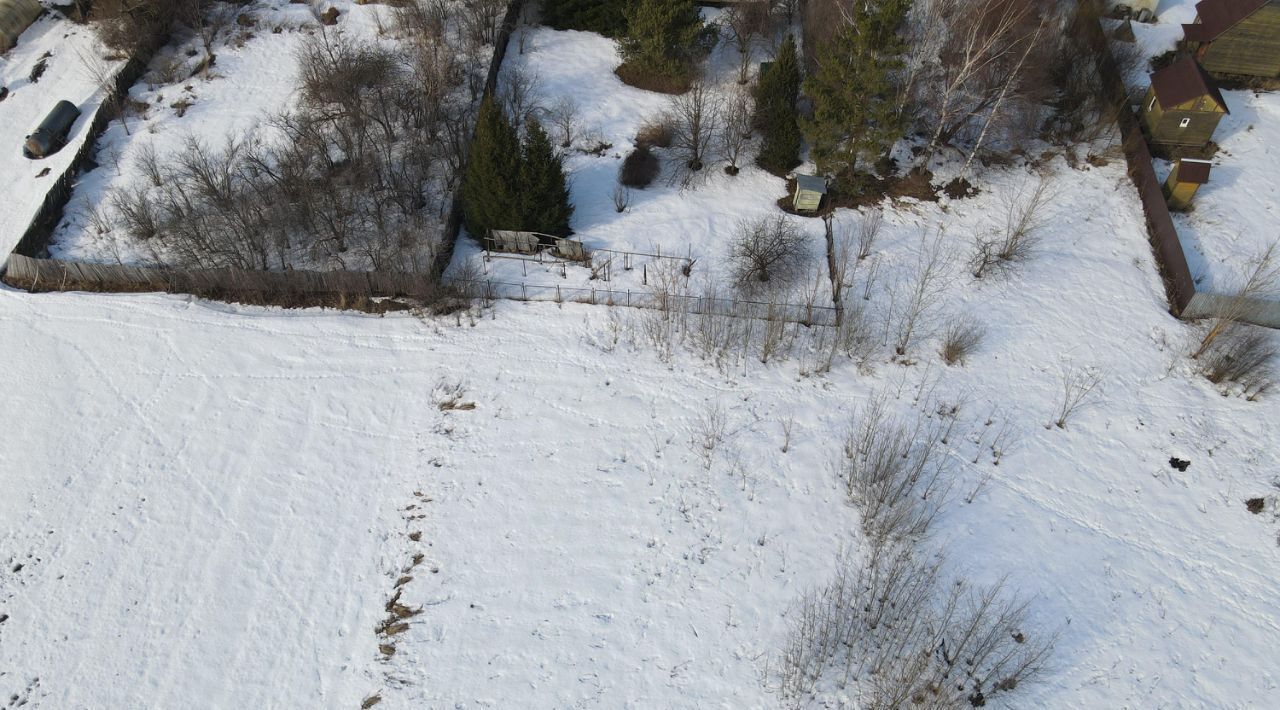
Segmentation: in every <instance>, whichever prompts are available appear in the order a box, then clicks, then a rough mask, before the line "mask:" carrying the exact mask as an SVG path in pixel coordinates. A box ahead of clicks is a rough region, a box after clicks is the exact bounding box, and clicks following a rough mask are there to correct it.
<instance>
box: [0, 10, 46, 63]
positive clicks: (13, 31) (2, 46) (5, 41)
mask: <svg viewBox="0 0 1280 710" xmlns="http://www.w3.org/2000/svg"><path fill="white" fill-rule="evenodd" d="M43 10H44V8H42V7H40V2H39V0H0V54H3V53H5V52H7V51H9V50H10V49H13V46H14V45H15V44H17V43H18V37H19V36H21V35H22V33H23V32H25V31H26V30H27V28H28V27H30V26H31V23H32V22H35V21H36V18H37V17H39V16H40V13H41V12H42V11H43Z"/></svg>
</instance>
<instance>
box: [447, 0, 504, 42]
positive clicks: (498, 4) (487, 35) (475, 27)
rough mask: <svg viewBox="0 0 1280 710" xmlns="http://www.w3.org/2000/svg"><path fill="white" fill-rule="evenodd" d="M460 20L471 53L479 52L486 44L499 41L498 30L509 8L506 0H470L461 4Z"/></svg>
mask: <svg viewBox="0 0 1280 710" xmlns="http://www.w3.org/2000/svg"><path fill="white" fill-rule="evenodd" d="M461 7H462V12H461V13H460V14H459V16H458V21H459V22H460V24H461V27H462V33H463V37H464V38H465V39H466V42H467V49H468V50H469V53H470V54H473V55H474V54H478V53H479V52H480V49H481V48H482V47H484V46H485V45H492V44H494V43H495V42H497V41H498V30H499V29H500V28H501V26H502V16H503V13H504V12H505V11H506V9H507V3H506V0H470V1H469V2H465V3H462V4H461Z"/></svg>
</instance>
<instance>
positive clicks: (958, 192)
mask: <svg viewBox="0 0 1280 710" xmlns="http://www.w3.org/2000/svg"><path fill="white" fill-rule="evenodd" d="M942 194H944V195H946V196H947V197H950V198H951V199H953V200H962V199H964V198H966V197H973V196H974V195H976V194H978V188H976V187H974V186H973V183H971V182H969V181H968V180H965V179H964V178H962V177H958V178H952V179H951V181H950V182H948V183H947V184H946V185H944V186H943V187H942Z"/></svg>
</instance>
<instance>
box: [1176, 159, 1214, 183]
mask: <svg viewBox="0 0 1280 710" xmlns="http://www.w3.org/2000/svg"><path fill="white" fill-rule="evenodd" d="M1212 168H1213V163H1211V162H1209V161H1207V160H1194V159H1192V158H1183V159H1182V160H1179V161H1178V182H1189V183H1194V184H1196V185H1203V184H1205V183H1206V182H1209V171H1210V170H1211V169H1212Z"/></svg>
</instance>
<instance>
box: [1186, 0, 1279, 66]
mask: <svg viewBox="0 0 1280 710" xmlns="http://www.w3.org/2000/svg"><path fill="white" fill-rule="evenodd" d="M1200 64H1201V65H1202V66H1203V67H1204V68H1205V70H1206V71H1209V72H1213V73H1215V74H1243V75H1246V76H1265V77H1276V76H1280V1H1278V0H1273V2H1270V3H1268V4H1267V5H1266V6H1264V7H1263V8H1262V9H1260V10H1258V11H1257V12H1255V13H1253V14H1252V15H1250V16H1249V17H1246V18H1245V19H1244V20H1241V21H1240V23H1239V24H1237V25H1236V26H1235V27H1232V28H1231V29H1229V30H1227V31H1226V32H1224V33H1223V34H1222V36H1220V37H1218V39H1216V40H1214V41H1213V42H1212V43H1211V44H1209V46H1208V47H1207V48H1206V49H1205V50H1204V53H1203V56H1202V58H1201V61H1200Z"/></svg>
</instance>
